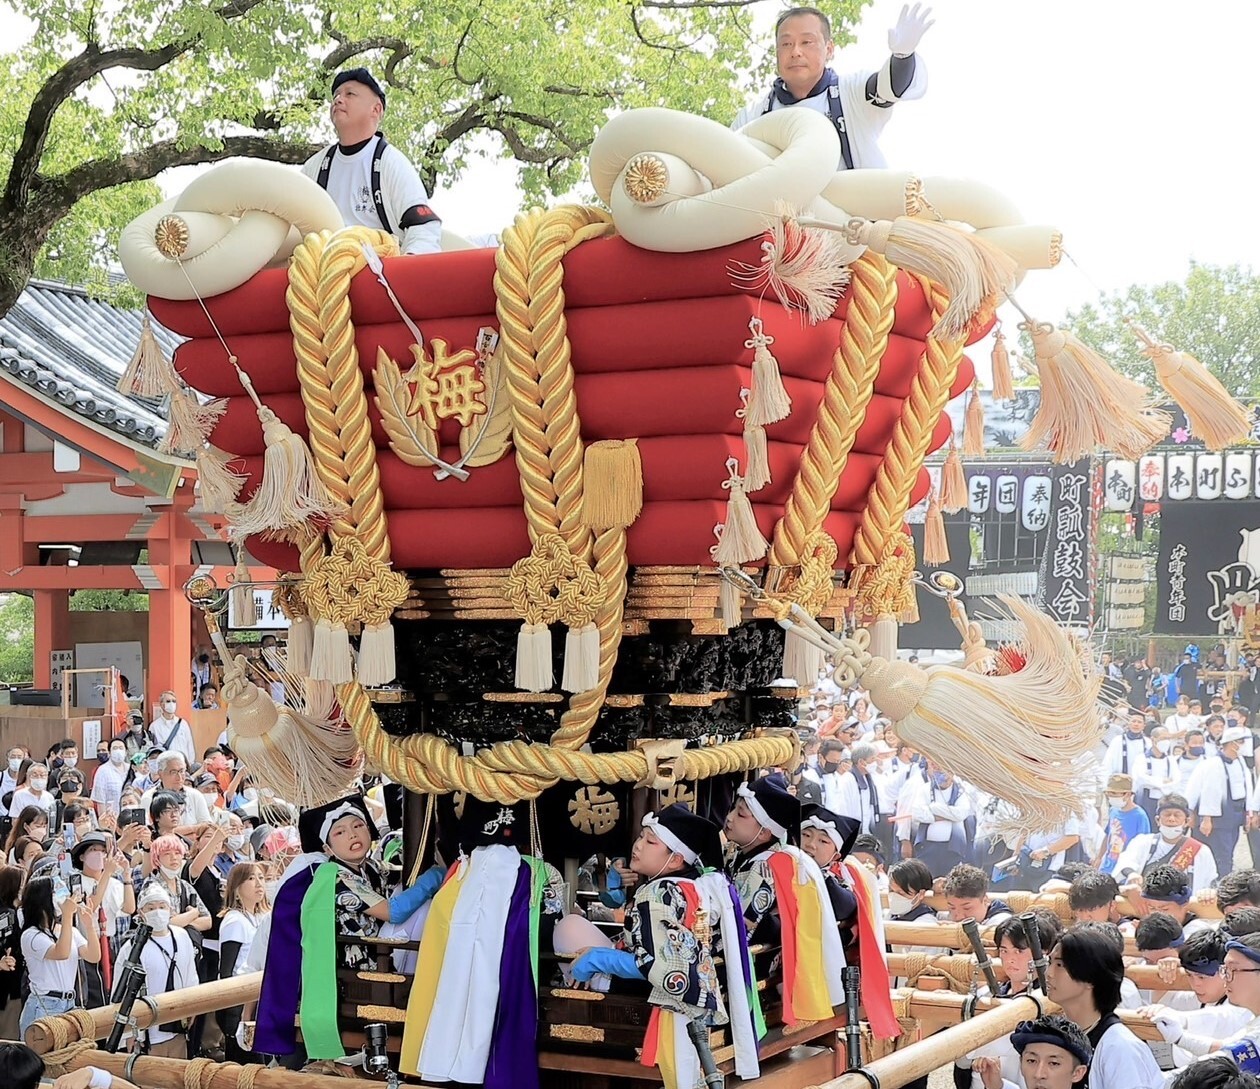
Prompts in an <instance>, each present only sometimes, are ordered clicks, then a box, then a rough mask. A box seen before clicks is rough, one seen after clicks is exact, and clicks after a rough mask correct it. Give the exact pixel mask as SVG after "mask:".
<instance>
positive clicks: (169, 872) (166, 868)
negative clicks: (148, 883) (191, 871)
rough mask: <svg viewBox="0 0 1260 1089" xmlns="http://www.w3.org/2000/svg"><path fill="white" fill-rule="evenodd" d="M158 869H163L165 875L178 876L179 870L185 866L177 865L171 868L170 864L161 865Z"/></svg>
mask: <svg viewBox="0 0 1260 1089" xmlns="http://www.w3.org/2000/svg"><path fill="white" fill-rule="evenodd" d="M158 869H159V870H161V871H162V876H163V877H178V876H179V872H180V870H181V869H183V867H182V866H176V867H175V868H174V869H171V867H170V866H159V867H158Z"/></svg>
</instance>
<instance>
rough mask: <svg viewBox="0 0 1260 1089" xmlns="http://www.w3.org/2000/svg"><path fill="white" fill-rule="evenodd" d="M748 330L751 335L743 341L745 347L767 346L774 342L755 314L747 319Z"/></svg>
mask: <svg viewBox="0 0 1260 1089" xmlns="http://www.w3.org/2000/svg"><path fill="white" fill-rule="evenodd" d="M748 330H749V332H751V333H752V336H751V337H749V338H748V339H747V340H746V341H744V347H745V348H752V349H754V350H756V349H757V348H768V347H770V345H771V344H773V343H774V337H772V336H771V335H770V334H769V333H767V332H766V331H765V328H764V327H763V325H762V321H761V319H760V318H759V317H756V316H755V315H754V316H753V317H751V318H749V319H748Z"/></svg>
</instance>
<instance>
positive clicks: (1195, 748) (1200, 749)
mask: <svg viewBox="0 0 1260 1089" xmlns="http://www.w3.org/2000/svg"><path fill="white" fill-rule="evenodd" d="M1186 751H1187V752H1188V753H1189V754H1190V755H1191V756H1202V755H1203V754H1204V753H1205V752H1206V751H1207V748H1206V746H1204V745H1191V746H1190V748H1188V749H1187V750H1186Z"/></svg>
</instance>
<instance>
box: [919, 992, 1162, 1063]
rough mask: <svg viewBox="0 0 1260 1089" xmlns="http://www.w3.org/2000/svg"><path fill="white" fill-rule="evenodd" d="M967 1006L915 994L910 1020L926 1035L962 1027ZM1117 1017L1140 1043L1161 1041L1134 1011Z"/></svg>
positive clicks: (986, 1006) (1052, 1009)
mask: <svg viewBox="0 0 1260 1089" xmlns="http://www.w3.org/2000/svg"><path fill="white" fill-rule="evenodd" d="M1038 998H1039V999H1040V1000H1041V1003H1042V1005H1043V1006H1044V1007H1045V1010H1046V1012H1047V1013H1058V1012H1060V1011H1059V1007H1058V1005H1057V1004H1056V1003H1054V1002H1051V1001H1050V1000H1049V999H1048V998H1046V997H1045V996H1044V995H1038ZM1013 1001H1016V1000H1015V999H1009V998H996V999H994V998H982V999H978V1000H977V1001H976V1003H975V1006H974V1008H975V1009H976V1010H978V1011H985V1010H993V1009H997V1008H998V1007H999V1006H1001V1005H1003V1004H1005V1003H1010V1002H1013ZM966 1006H967V996H966V995H963V994H949V993H947V992H945V991H914V992H911V994H910V1016H911V1017H913V1018H915V1019H917V1020H918V1021H920V1022H922V1023H923V1025H924V1028H925V1030H926V1031H932V1030H934V1029H936V1028H937V1027H939V1026H941V1025H954V1026H957V1027H961V1026H960V1025H959V1022H960V1021H961V1020H962V1017H963V1013H964V1012H965V1010H966ZM1116 1015H1117V1016H1118V1017H1119V1018H1120V1020H1121V1021H1122V1022H1123V1023H1124V1025H1125V1026H1126V1027H1127V1028H1128V1029H1129V1030H1130V1031H1131V1032H1132V1033H1133V1035H1134V1036H1136V1037H1137V1038H1138V1039H1139V1040H1162V1039H1163V1037H1162V1036H1160V1034H1159V1029H1157V1028H1156V1027H1155V1023H1154V1022H1153V1021H1148V1020H1147V1019H1146V1018H1145V1017H1139V1016H1138V1015H1137V1014H1136V1013H1135V1012H1134V1011H1133V1010H1116ZM964 1023H965V1022H964ZM1000 1035H1001V1033H996V1034H995V1035H994V1036H992V1037H990V1039H993V1040H996V1039H997V1038H998V1036H1000ZM967 1050H968V1051H969V1050H971V1049H970V1048H968V1049H967ZM958 1054H959V1055H965V1054H966V1052H965V1051H960V1052H959V1053H958ZM954 1057H955V1058H957V1057H958V1056H957V1055H956V1056H954Z"/></svg>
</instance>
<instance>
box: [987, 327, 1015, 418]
mask: <svg viewBox="0 0 1260 1089" xmlns="http://www.w3.org/2000/svg"><path fill="white" fill-rule="evenodd" d="M991 358H992V360H993V399H994V400H995V401H1010V400H1012V399H1013V398H1014V396H1015V378H1014V375H1013V374H1012V373H1011V354H1010V352H1008V351H1007V350H1006V337H1005V336H1003V335H1002V330H1001V329H999V330H998V331H997V332H996V333H995V334H994V335H993V355H992V357H991Z"/></svg>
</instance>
